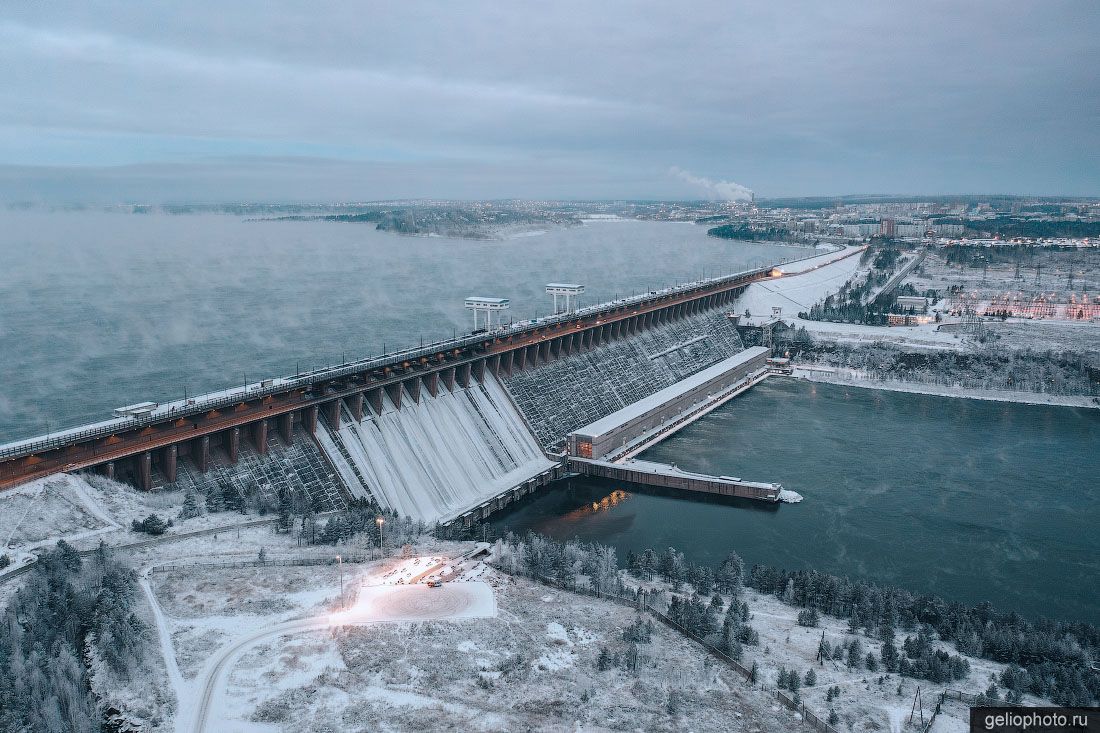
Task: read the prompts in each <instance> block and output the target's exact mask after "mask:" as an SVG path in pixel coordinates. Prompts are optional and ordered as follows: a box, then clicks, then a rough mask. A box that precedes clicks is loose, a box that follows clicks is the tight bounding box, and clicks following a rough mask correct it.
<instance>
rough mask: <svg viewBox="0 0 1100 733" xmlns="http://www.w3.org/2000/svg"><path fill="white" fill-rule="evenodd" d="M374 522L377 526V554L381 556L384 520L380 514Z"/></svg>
mask: <svg viewBox="0 0 1100 733" xmlns="http://www.w3.org/2000/svg"><path fill="white" fill-rule="evenodd" d="M374 521H375V523H376V524H377V525H378V554H379V555H383V554H384V552H383V550H382V524H383V523H384V522H385V521H386V520H385V519H383V518H382V515H381V514H379V515H378V517H377V518H376V519H375V520H374Z"/></svg>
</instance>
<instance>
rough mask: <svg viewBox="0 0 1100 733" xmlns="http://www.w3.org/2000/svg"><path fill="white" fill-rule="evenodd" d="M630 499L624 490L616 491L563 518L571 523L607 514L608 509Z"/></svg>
mask: <svg viewBox="0 0 1100 733" xmlns="http://www.w3.org/2000/svg"><path fill="white" fill-rule="evenodd" d="M629 498H630V494H629V493H628V492H626V491H623V490H622V489H615V490H614V491H612V492H611V493H610V494H608V495H607V496H605V497H603V498H602V499H600V500H599V501H594V502H592V503H590V504H584V505H583V506H581V507H578V508H577V509H574V510H573V511H571V512H569V513H568V514H566V515H565V516H564V517H562V519H564V520H565V521H569V520H573V519H580V518H581V517H584V516H587V515H589V514H596V513H598V512H605V511H607V510H608V509H611V508H612V507H614V506H617V505H618V504H620V503H621V502H623V501H626V500H627V499H629Z"/></svg>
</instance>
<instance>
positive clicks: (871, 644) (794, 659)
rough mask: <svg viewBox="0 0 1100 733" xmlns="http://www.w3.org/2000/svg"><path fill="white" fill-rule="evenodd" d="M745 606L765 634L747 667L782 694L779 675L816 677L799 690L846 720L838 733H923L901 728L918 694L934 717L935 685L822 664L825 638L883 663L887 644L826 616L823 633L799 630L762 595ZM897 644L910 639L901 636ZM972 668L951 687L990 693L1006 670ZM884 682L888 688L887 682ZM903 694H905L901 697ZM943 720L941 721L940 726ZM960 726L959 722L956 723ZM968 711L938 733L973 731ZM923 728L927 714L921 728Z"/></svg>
mask: <svg viewBox="0 0 1100 733" xmlns="http://www.w3.org/2000/svg"><path fill="white" fill-rule="evenodd" d="M743 599H744V600H745V601H747V602H748V604H749V608H750V609H751V613H752V617H751V618H750V620H749V624H750V625H751V626H752V627H753V628H755V629H756V630H757V631H759V632H760V645H759V646H756V647H745V658H744V660H742V662H743V663H744V664H751V663H752V662H753V661H755V662H756V663H757V664H758V665H759V668H760V670H761V671H762V673H763V676H762V679H763V680H765V681H766V682H767V684H768V685H770V686H771V687H774V686H775V681H776V676H777V674H778V671H779V668H780V667H784V668H785V669H796V670H798V672H799V675H800V676H802V675H805V674H806V672H807V670H809V669H813V670H814V672H815V674H816V675H817V682H816V684H815V685H814V686H813V687H805V686H803V687H802V688H801V689H800V691H799V692H800V694H801V696H802V700H803V702H805V703H806V707H808V708H809V709H810V710H813V711H815V712H816V713H817V714H818V715H819V716H821V717H823V718H824V717H826V716H827V715H828V710H829V708H830V707H832V708H833V709H835V710H836V712H837V714H838V715H839V716H840V721H841V722H840V725H839V726H837V727H838V728H839V729H841V730H844V729H846V728H849V726H851V727H852V729H855V730H861V729H862V730H888V731H899V732H900V731H902V730H916V729H917V728H906V727H904V726H902V725H901V724H900V723H901V720H902V719H904V720H908V717H909V714H910V711H911V710H912V709H913V698H914V696H915V694H916V691H917V687H918V686H919V687H920V688H921V699H922V701H923V704H924V716H925V719H926V720H927V718H928V717H929V716H930V715H931V713H932V711H933V710H934V709H935V703H936V701H937V700H938V699H939V692H940V691H941V690H942V689H943V686H942V685H941V686H937V685H935V684H933V683H931V682H929V681H928V680H915V679H911V678H908V677H901V676H899V675H897V674H889V673H884V672H869V671H867V670H866V669H856V670H852V669H849V668H848V667H847V666H846V665H845V664H844V663H843V662H842V661H840V660H836V661H829V662H826V663H825V664H820V663H818V662H817V661H815V660H816V657H817V649H818V644H819V643H820V642H821V639H822V635H823V634H824V638H825V640H826V641H828V642H829V644H830V645H831V646H833V647H835V646H837V645H838V644H847V643H849V642H850V641H852V640H853V639H857V638H858V639H859V642H860V644H861V645H862V647H863V652H864V654H866V653H867V652H872V653H874V654H875V655H876V656H880V655H881V649H882V644H881V643H880V642H879V641H877V640H875V639H871V638H868V637H866V636H863V635H862V634H860V635H853V634H850V633H848V623H847V622H846V621H842V620H841V619H837V618H832V617H830V616H825V615H822V616H821V623H820V626H819V627H818V628H808V627H805V626H799V625H798V624H797V621H796V619H797V617H798V611H799V609H798V608H796V607H794V606H788V605H787V604H785V603H783V602H782V601H781V600H779V599H778V598H775V597H774V596H771V595H761V594H759V593H756V592H755V591H752V590H747V591H745V593H744V595H743ZM897 638H898V641H897V644H898V646H899V647H900V646H901V641H902V640H904V638H905V632H904V631H902V630H900V629H899V631H898V635H897ZM937 646H938V647H939V648H942V649H944V650H945V651H948V652H950V653H951V654H957V653H958V652H957V651H956V649H955V648H954V646H953V645H946V644H942V643H938V644H937ZM967 660H968V661H969V662H970V676H969V677H968V678H966V679H964V680H960V681H957V682H950V683H948V684H947V687H948V688H950V689H952V690H961V691H963V692H969V693H971V694H975V695H977V694H981V693H982V692H984V691H985V690H986V688H987V687H989V682H990V676H991V675H994V674H995V675H997V676H999V675H1000V673H1001V672H1002V671H1003V670H1004V665H1002V664H997V663H996V662H991V661H989V660H985V659H976V658H973V657H967ZM880 680H881V681H880ZM834 685H838V686H839V687H840V690H841V694H840V697H838V698H837V699H836V701H834V702H833V703H832V704H831V705H830V703H827V702H826V700H825V697H826V692H827V690H828V688H829V687H832V686H834ZM899 687H900V692H899ZM1024 702H1025V704H1043V703H1042V702H1041V701H1039V700H1037V699H1035V698H1025V700H1024ZM940 718H942V720H941V719H940ZM952 719H953V720H952ZM968 720H969V708H967V707H965V706H963V705H958V704H955V705H948V706H945V709H944V710H943V711H941V712H940V716H939V718H937V723H936V726H937V727H936V728H935V730H936V731H940V730H944V731H947V730H960V731H963V730H967V729H968V723H967V721H968ZM919 721H920V713H919V712H918V713H917V715H916V717H915V722H919Z"/></svg>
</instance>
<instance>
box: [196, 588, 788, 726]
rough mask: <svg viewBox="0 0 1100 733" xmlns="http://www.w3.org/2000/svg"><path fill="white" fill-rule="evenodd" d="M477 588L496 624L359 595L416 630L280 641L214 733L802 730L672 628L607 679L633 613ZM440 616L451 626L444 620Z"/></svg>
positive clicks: (256, 654)
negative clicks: (606, 655)
mask: <svg viewBox="0 0 1100 733" xmlns="http://www.w3.org/2000/svg"><path fill="white" fill-rule="evenodd" d="M482 577H484V578H485V582H481V581H474V582H472V583H469V584H468V585H469V587H470V589H471V590H472V589H473V588H475V587H480V588H484V589H486V590H487V591H489V592H490V593H491V594H493V595H495V607H494V610H495V616H490V615H488V614H481V615H485V616H486V617H485V618H480V619H462V618H460V617H459V616H458V615H457V614H459V613H462V612H463V611H462V610H461V609H462V608H469V606H465V605H464V604H467V603H469V604H471V605H472V606H474V607H477V606H478V604H479V603H480V602H479V601H478V600H476V598H475V599H461V600H456V599H451V598H448V596H447V595H446V593H447V592H448V591H451V590H452V588H457V587H458V586H461V585H462V584H461V583H454V584H446V585H444V587H443V588H440V589H432V588H426V587H424V588H399V587H397V588H395V589H392V590H388V591H387V590H384V589H383V590H377V591H372V592H371V593H370V594H368V595H367V596H363V595H362V594H361V596H360V598H361V602H363V601H364V600H365V602H366V603H368V604H369V605H368V606H367V608H369V609H371V610H372V612H373V611H381V613H382V614H383V615H384V617H385V618H387V619H388V618H391V614H392V609H393V608H394V606H396V607H397V608H398V609H399V610H398V612H397V617H398V618H400V617H409V614H410V606H411V613H412V614H417V615H418V616H419V618H421V619H422V620H419V621H415V622H413V621H404V622H400V623H388V624H372V625H364V626H356V627H350V628H343V629H324V630H317V631H311V632H307V633H304V634H298V635H294V636H289V635H288V636H279V637H275V638H272V639H270V640H269V641H267V642H265V643H263V644H262V645H259V646H257V647H255V648H254V649H253V650H251V651H250V652H248V653H247V654H245V655H243V656H242V657H241V658H240V661H239V662H238V663H237V665H236V666H235V668H234V670H233V672H232V674H231V675H230V676H229V678H228V685H227V690H226V699H228V700H232V701H233V703H232V705H231V706H230V707H229V708H227V710H226V712H227V715H228V716H229V718H228V719H226V720H223V722H222V723H221V724H220V727H219V728H218V729H219V730H239V731H288V730H329V731H344V730H348V731H350V730H362V729H363V726H364V721H370V722H369V727H370V728H371V729H374V730H387V731H450V730H471V731H512V730H566V729H568V730H647V731H650V730H652V731H674V730H677V731H678V730H721V729H728V728H729V727H730V726H731V724H732V722H733V721H737V723H739V724H740V725H738V726H737V727H739V728H741V729H743V730H746V731H752V730H756V731H782V730H788V729H789V727H790V726H791V725H792V724H793V722H794V719H793V717H792V716H791V715H790V714H789V713H787V712H786V711H780V710H779V708H778V706H777V705H773V703H772V701H771V700H770V699H769V698H768V696H767V695H765V694H763V693H760V692H756V691H753V690H751V689H748V688H746V687H745V686H744V685H743V684H740V683H738V682H736V681H735V680H734V679H733V678H732V677H731V676H730V673H728V672H727V671H725V670H724V669H722V668H720V667H718V666H717V665H715V664H713V663H711V662H710V661H709V659H708V658H707V657H706V655H705V654H703V653H702V651H701V649H699V648H698V647H697V646H695V645H693V644H691V643H690V642H688V641H686V640H684V639H683V638H682V637H680V636H679V635H677V634H675V633H673V632H671V631H668V630H666V629H664V628H655V629H654V632H653V639H652V641H651V642H650V643H648V644H642V645H640V655H639V660H638V671H637V674H634V673H632V672H628V671H626V670H624V669H623V668H621V667H620V666H613V667H611V668H610V669H606V670H600V669H598V668H597V659H598V657H599V655H600V650H601V648H603V647H607V648H608V649H609V650H611V651H612V652H613V653H615V654H620V655H623V654H625V651H626V644H625V642H623V640H622V631H623V629H625V628H626V627H627V626H629V625H630V624H631V623H632V622H633V620H634V617H635V614H634V612H632V611H631V610H630V609H627V608H623V607H620V606H618V605H615V604H611V603H609V602H604V601H598V600H595V599H589V598H584V597H581V596H574V595H572V594H568V593H560V592H557V591H549V590H548V589H546V588H544V587H542V586H539V585H536V584H533V583H529V582H527V581H522V580H519V581H513V580H512V579H511V578H508V577H507V576H501V575H498V574H497V573H496V572H494V571H482ZM376 594H377V595H376ZM406 594H407V595H406ZM380 599H385V602H384V603H382V604H381V605H379V600H380ZM421 602H423V603H424V604H425V608H426V609H427V611H426V612H425V611H424V610H423V609H422V608H421V607H420V605H419V604H420V603H421ZM455 603H457V604H458V606H454V604H455ZM441 607H442V608H452V607H454V610H455V612H456V613H455V614H451V612H450V611H448V612H447V613H448V615H449V617H448V618H447V619H446V620H436V619H435V618H434V617H435V616H436V615H437V614H438V613H439V610H438V609H439V608H441ZM460 607H461V608H460ZM481 610H484V609H481ZM423 619H426V620H423ZM623 663H624V664H625V661H624V662H623ZM670 690H675V691H676V693H675V695H674V699H675V702H674V708H675V712H674V713H670V712H669V709H668V702H669V691H670Z"/></svg>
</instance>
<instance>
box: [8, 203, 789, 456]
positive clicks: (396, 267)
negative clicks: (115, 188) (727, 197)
mask: <svg viewBox="0 0 1100 733" xmlns="http://www.w3.org/2000/svg"><path fill="white" fill-rule="evenodd" d="M805 254H806V250H803V249H799V248H792V247H782V246H774V245H757V244H737V243H730V242H726V241H721V240H716V239H714V238H711V237H707V236H706V228H705V227H700V226H694V225H691V224H670V223H658V222H637V221H621V222H605V223H593V224H589V225H586V226H583V227H575V228H568V229H557V230H551V231H549V232H547V233H546V234H544V235H541V236H532V237H518V238H515V239H510V240H505V241H492V242H483V241H470V240H459V239H448V238H440V237H405V236H400V235H396V234H392V233H387V232H378V231H376V230H374V228H373V226H372V225H370V224H349V223H340V222H289V221H286V222H278V221H246V220H244V219H242V218H240V217H236V216H227V215H214V214H211V215H203V214H192V215H177V216H173V215H165V214H151V215H134V214H123V213H108V212H91V211H89V212H18V211H3V212H0V357H2V365H3V366H2V375H0V441H6V440H13V439H17V438H21V437H27V436H29V435H35V434H39V433H44V432H46V431H47V429H56V428H57V427H59V426H66V425H72V424H78V423H81V422H86V421H90V420H100V419H104V418H106V417H109V415H110V411H111V409H112V408H115V407H118V406H120V405H128V404H132V403H134V402H139V401H143V400H156V401H164V400H169V399H178V398H180V397H182V396H183V394H184V389H185V388H186V389H187V390H188V392H189V394H192V395H194V394H197V393H200V392H206V391H211V390H215V389H222V388H224V387H227V386H230V385H235V384H240V383H242V382H244V381H245V378H246V376H247V379H248V380H250V381H254V380H258V379H261V378H264V377H268V376H281V375H286V374H294V373H295V370H296V369H297V368H298V367H300V368H301V369H303V370H305V369H309V368H313V367H318V366H323V365H326V364H335V363H338V362H340V361H341V359H342V358H346V359H349V360H350V359H353V358H357V357H363V356H366V355H368V354H380V353H381V352H382V349H383V345H385V348H386V349H387V350H389V351H393V350H395V349H397V348H401V347H407V346H414V345H416V344H418V343H419V341H420V338H421V337H423V339H424V340H425V342H427V341H432V340H437V339H441V338H447V337H450V336H451V335H452V334H453V333H455V332H456V331H457V332H458V333H462V332H463V331H468V330H469V329H470V328H471V327H472V323H471V318H470V314H469V312H468V311H466V310H464V309H463V299H464V298H465V297H467V296H469V295H489V296H499V297H507V298H511V300H512V310H511V311H510V315H511V316H512V317H513V318H515V319H517V320H518V319H521V318H531V317H533V316H535V315H536V314H542V315H546V314H547V313H548V312H549V310H550V308H551V303H550V298H549V296H547V295H546V294H545V293H544V292H543V286H544V285H545V283H547V282H555V281H557V282H561V281H575V282H580V283H584V284H585V285H586V286H587V288H588V291H587V293H586V295H585V300H584V301H582V302H585V303H594V302H600V301H604V300H609V299H611V298H613V297H614V296H616V295H623V294H626V295H629V294H630V293H631V291H639V292H641V291H643V290H649V289H653V288H658V287H663V286H666V285H670V284H674V283H676V282H684V281H687V280H692V279H696V278H698V277H700V276H701V275H703V274H704V273H706V274H707V275H716V274H722V273H728V272H734V271H738V270H744V269H748V268H750V267H755V266H759V265H764V264H768V263H772V262H776V261H779V260H782V259H787V258H794V257H798V256H805Z"/></svg>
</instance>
